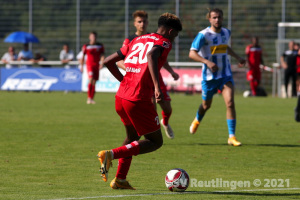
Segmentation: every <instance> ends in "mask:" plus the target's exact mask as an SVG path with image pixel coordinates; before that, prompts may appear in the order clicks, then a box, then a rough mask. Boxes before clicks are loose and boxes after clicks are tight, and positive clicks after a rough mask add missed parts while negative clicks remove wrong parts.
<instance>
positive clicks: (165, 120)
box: [161, 111, 172, 126]
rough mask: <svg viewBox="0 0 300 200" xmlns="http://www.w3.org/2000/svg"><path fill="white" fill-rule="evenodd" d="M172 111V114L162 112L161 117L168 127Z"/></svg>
mask: <svg viewBox="0 0 300 200" xmlns="http://www.w3.org/2000/svg"><path fill="white" fill-rule="evenodd" d="M171 114H172V111H171V112H170V113H165V112H164V111H161V115H162V118H163V124H164V125H165V126H167V125H168V124H169V119H170V117H171Z"/></svg>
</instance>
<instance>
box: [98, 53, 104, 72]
mask: <svg viewBox="0 0 300 200" xmlns="http://www.w3.org/2000/svg"><path fill="white" fill-rule="evenodd" d="M104 59H105V56H104V54H102V55H101V57H100V64H99V69H102V68H103V65H104V64H103V63H104Z"/></svg>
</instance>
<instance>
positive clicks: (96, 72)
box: [86, 65, 99, 80]
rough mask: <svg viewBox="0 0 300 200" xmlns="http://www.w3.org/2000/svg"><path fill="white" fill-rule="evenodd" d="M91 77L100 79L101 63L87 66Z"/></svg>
mask: <svg viewBox="0 0 300 200" xmlns="http://www.w3.org/2000/svg"><path fill="white" fill-rule="evenodd" d="M86 69H87V74H88V77H89V79H91V78H93V79H94V80H99V65H98V66H88V65H87V66H86Z"/></svg>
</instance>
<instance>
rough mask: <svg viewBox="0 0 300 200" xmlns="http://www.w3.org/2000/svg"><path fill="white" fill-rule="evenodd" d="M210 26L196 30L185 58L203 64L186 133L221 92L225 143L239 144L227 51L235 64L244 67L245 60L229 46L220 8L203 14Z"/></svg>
mask: <svg viewBox="0 0 300 200" xmlns="http://www.w3.org/2000/svg"><path fill="white" fill-rule="evenodd" d="M207 19H208V20H209V22H210V24H211V26H210V27H207V28H206V29H204V30H202V31H200V32H199V33H198V35H197V36H196V38H195V39H194V41H193V43H192V46H191V49H190V53H189V57H190V58H191V59H193V60H195V61H197V62H201V63H203V64H204V65H203V69H202V79H203V80H202V82H201V84H202V104H201V105H200V107H199V109H198V111H197V113H196V118H195V119H194V121H193V122H192V124H191V126H190V133H191V134H195V133H196V131H197V128H198V126H199V124H200V122H201V121H202V119H203V117H204V115H205V113H206V111H207V110H208V109H209V108H210V106H211V104H212V99H213V95H214V94H215V93H216V92H217V90H221V91H222V95H223V98H224V101H225V104H226V108H227V111H226V118H227V125H228V131H229V138H228V144H229V145H233V146H240V145H241V142H239V141H237V139H236V137H235V128H236V112H235V105H234V82H233V78H232V72H231V67H230V62H229V59H228V54H229V55H230V56H232V57H234V58H236V59H237V60H238V62H239V66H244V65H245V62H246V60H245V59H243V58H241V57H240V56H238V55H237V54H236V53H235V52H234V51H233V50H232V49H231V48H230V47H229V46H228V41H229V38H230V34H231V32H230V30H228V29H226V28H223V27H222V21H223V11H222V10H221V9H218V8H214V9H212V10H210V11H209V13H208V14H207Z"/></svg>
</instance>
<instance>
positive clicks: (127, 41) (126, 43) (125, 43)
mask: <svg viewBox="0 0 300 200" xmlns="http://www.w3.org/2000/svg"><path fill="white" fill-rule="evenodd" d="M129 42H130V40H129V39H128V38H126V39H125V40H124V42H123V45H122V47H124V46H126V45H128V44H129Z"/></svg>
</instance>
